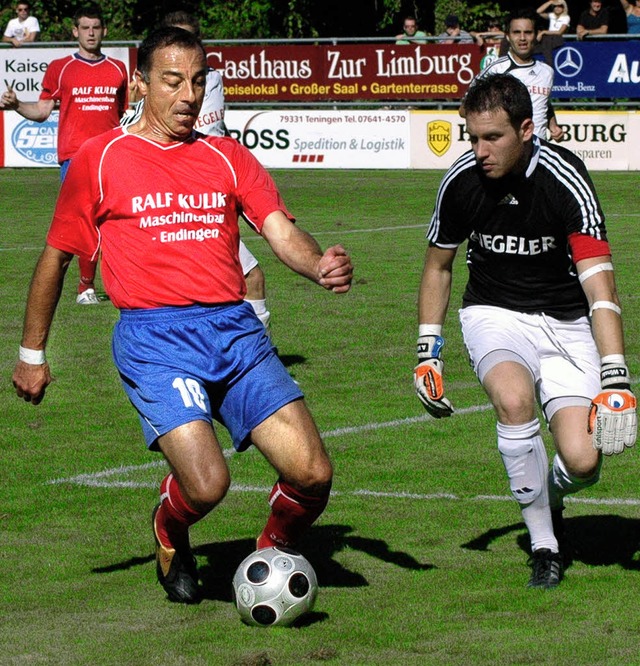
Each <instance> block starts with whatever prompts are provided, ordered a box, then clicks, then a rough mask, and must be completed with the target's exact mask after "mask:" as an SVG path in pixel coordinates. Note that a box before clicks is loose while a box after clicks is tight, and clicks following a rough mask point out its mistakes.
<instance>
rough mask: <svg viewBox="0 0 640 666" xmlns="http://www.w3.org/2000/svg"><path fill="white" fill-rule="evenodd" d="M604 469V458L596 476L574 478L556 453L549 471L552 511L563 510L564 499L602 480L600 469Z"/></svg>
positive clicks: (599, 463) (600, 462) (599, 464)
mask: <svg viewBox="0 0 640 666" xmlns="http://www.w3.org/2000/svg"><path fill="white" fill-rule="evenodd" d="M601 467H602V458H600V460H599V462H598V467H597V469H596V471H595V473H594V474H592V475H591V476H590V477H588V478H586V479H585V478H581V477H577V476H573V475H572V474H570V473H569V471H568V470H567V468H566V467H565V465H564V463H563V462H562V458H561V457H560V456H559V455H558V454H557V453H556V455H555V456H554V458H553V464H552V465H551V469H550V470H549V503H550V504H551V508H552V509H562V508H563V506H564V502H563V500H564V498H565V497H566V496H567V495H571V494H572V493H577V492H579V491H580V490H584V488H588V487H589V486H592V485H594V484H595V483H597V482H598V479H599V478H600V468H601Z"/></svg>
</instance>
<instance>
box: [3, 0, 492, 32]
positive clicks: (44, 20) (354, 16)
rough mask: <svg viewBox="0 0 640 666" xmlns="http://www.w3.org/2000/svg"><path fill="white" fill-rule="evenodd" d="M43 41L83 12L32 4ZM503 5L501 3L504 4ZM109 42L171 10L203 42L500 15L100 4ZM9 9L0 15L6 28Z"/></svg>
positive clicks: (278, 0)
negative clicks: (196, 23)
mask: <svg viewBox="0 0 640 666" xmlns="http://www.w3.org/2000/svg"><path fill="white" fill-rule="evenodd" d="M31 4H32V13H33V14H34V16H36V17H37V18H38V20H39V21H40V25H41V28H42V33H41V41H72V40H73V35H72V27H73V22H72V19H71V17H72V16H73V14H74V12H75V11H76V9H77V8H78V7H80V6H82V5H83V4H85V3H83V2H82V1H81V0H79V1H77V2H74V3H73V4H71V3H69V2H67V1H65V0H32V2H31ZM502 4H504V1H503V2H502ZM99 6H100V8H101V10H102V12H103V14H104V16H105V19H106V22H107V27H108V35H107V39H108V40H139V39H142V38H143V37H144V36H145V35H146V34H147V33H148V31H149V30H150V29H151V28H153V26H155V25H156V24H157V23H158V22H159V20H160V19H161V18H162V16H164V15H165V14H167V13H168V12H171V11H175V10H177V9H184V10H186V11H189V12H191V13H193V14H194V15H196V16H197V17H198V18H199V19H200V22H201V25H202V31H203V36H204V37H205V39H277V38H283V39H288V38H314V37H342V38H344V37H374V36H384V37H391V36H393V35H395V34H396V33H397V32H399V30H400V26H401V25H402V20H403V18H404V17H405V16H409V15H412V16H415V17H416V19H417V20H418V22H419V24H420V26H421V27H422V28H423V29H426V30H429V31H431V30H434V32H435V33H436V34H437V33H438V32H442V28H443V22H444V18H445V16H446V15H447V14H450V13H455V14H457V15H458V16H459V18H460V21H461V24H462V25H463V27H464V28H465V29H466V30H476V29H483V28H484V25H485V24H486V20H487V18H488V17H489V16H494V15H498V16H502V15H504V12H503V11H502V10H501V9H500V4H499V3H498V2H486V1H485V2H474V1H473V0H471V1H470V2H465V1H464V0H436V1H435V7H434V3H433V2H432V1H430V0H423V1H419V0H349V1H348V2H345V0H216V1H215V2H211V0H184V2H181V3H180V4H176V3H175V2H171V0H101V1H100V2H99ZM14 16H15V13H14V9H13V7H7V8H5V9H3V10H1V11H0V21H2V22H3V25H6V23H7V21H8V20H9V19H10V18H13V17H14Z"/></svg>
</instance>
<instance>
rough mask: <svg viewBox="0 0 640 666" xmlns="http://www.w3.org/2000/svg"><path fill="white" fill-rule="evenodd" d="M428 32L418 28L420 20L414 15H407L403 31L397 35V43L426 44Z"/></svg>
mask: <svg viewBox="0 0 640 666" xmlns="http://www.w3.org/2000/svg"><path fill="white" fill-rule="evenodd" d="M426 36H427V33H426V32H424V31H423V30H418V21H416V19H415V18H414V17H413V16H407V18H406V19H405V20H404V23H403V25H402V32H401V33H400V34H399V35H396V44H414V43H415V44H426V43H427V40H426V39H425V38H426Z"/></svg>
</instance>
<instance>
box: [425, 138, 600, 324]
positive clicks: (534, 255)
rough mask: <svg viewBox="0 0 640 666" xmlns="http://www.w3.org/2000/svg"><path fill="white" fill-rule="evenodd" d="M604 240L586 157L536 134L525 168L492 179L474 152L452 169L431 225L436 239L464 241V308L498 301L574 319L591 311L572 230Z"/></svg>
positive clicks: (442, 243) (453, 244)
mask: <svg viewBox="0 0 640 666" xmlns="http://www.w3.org/2000/svg"><path fill="white" fill-rule="evenodd" d="M574 233H579V234H586V235H588V236H591V237H592V238H595V239H598V240H604V241H606V240H607V238H606V230H605V224H604V215H603V213H602V209H601V208H600V203H599V201H598V198H597V195H596V192H595V189H594V187H593V183H592V182H591V178H590V177H589V174H588V173H587V170H586V167H585V166H584V164H583V163H582V161H581V160H580V159H579V158H578V157H577V156H576V155H574V154H573V153H571V152H570V151H568V150H566V149H565V148H562V147H561V146H556V145H551V144H550V143H547V142H546V141H542V140H540V139H537V138H534V142H533V154H532V157H531V161H530V163H529V166H528V168H527V171H526V173H524V174H522V175H518V176H511V175H510V176H506V177H504V178H500V179H496V180H492V179H489V178H486V177H485V176H484V174H483V173H482V171H481V170H480V169H479V168H478V167H477V165H476V159H475V156H474V153H473V151H468V152H466V153H465V154H464V155H462V156H461V157H460V158H459V159H458V160H456V162H455V163H454V164H453V165H452V166H451V168H450V169H449V170H448V171H447V173H446V174H445V176H444V178H443V179H442V182H441V184H440V188H439V190H438V196H437V199H436V205H435V209H434V212H433V216H432V218H431V223H430V225H429V229H428V231H427V238H428V239H429V241H430V242H431V243H433V244H434V245H436V246H438V247H442V248H450V249H453V248H457V247H458V246H460V245H461V244H462V243H464V241H468V243H467V265H468V267H469V281H468V283H467V286H466V289H465V292H464V296H463V307H466V306H469V305H495V306H498V307H502V308H507V309H509V310H515V311H518V312H526V313H545V314H547V315H549V316H551V317H555V318H556V319H561V320H571V319H576V318H577V317H580V316H583V315H585V314H587V312H588V306H587V300H586V297H585V294H584V292H583V290H582V287H581V285H580V283H579V281H578V277H577V273H576V269H575V264H574V262H573V259H572V256H571V248H570V247H569V242H568V236H569V235H570V234H574Z"/></svg>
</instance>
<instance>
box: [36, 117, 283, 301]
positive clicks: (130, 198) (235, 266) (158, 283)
mask: <svg viewBox="0 0 640 666" xmlns="http://www.w3.org/2000/svg"><path fill="white" fill-rule="evenodd" d="M276 210H281V211H282V212H284V213H285V215H287V217H289V219H293V218H292V216H291V215H290V214H289V212H288V211H287V209H286V207H285V205H284V202H283V201H282V199H281V197H280V194H279V192H278V190H277V188H276V186H275V183H274V182H273V180H272V178H271V176H270V175H269V174H268V173H267V172H266V170H265V169H264V168H263V167H262V166H261V165H260V163H259V162H258V161H257V160H256V158H255V157H254V156H253V155H252V154H251V153H250V152H249V151H248V150H247V149H246V148H244V146H242V145H241V144H240V143H238V142H237V141H236V140H235V139H231V138H226V137H209V136H208V137H204V136H202V135H200V134H197V133H194V135H193V137H192V138H191V139H190V140H188V141H185V142H176V143H171V144H161V143H156V142H154V141H151V140H149V139H145V138H142V137H140V136H137V135H135V134H128V133H127V131H126V129H125V128H118V129H116V130H113V131H112V132H107V133H106V134H102V135H101V136H99V137H95V138H94V139H90V140H89V141H88V142H86V143H85V144H84V145H83V146H82V147H81V149H80V150H79V151H78V153H77V154H76V156H75V157H74V158H73V160H72V161H71V166H70V168H69V171H68V173H67V177H66V178H65V180H64V182H63V183H62V188H61V190H60V195H59V197H58V202H57V204H56V209H55V212H54V217H53V221H52V223H51V228H50V229H49V233H48V236H47V242H48V243H49V244H50V245H52V246H53V247H55V248H58V249H59V250H63V251H65V252H71V253H73V254H77V255H80V256H83V257H85V258H89V259H91V258H93V259H95V258H96V257H97V256H98V253H99V252H100V253H101V262H102V263H101V270H102V279H103V282H104V286H105V289H106V291H107V293H108V294H109V298H110V299H111V301H112V302H113V304H114V305H115V306H116V307H118V308H155V307H165V306H185V305H193V304H221V303H230V302H236V301H240V300H242V299H243V298H244V295H245V293H246V287H245V282H244V276H243V274H242V267H241V265H240V259H239V257H238V243H239V240H240V233H239V228H238V215H239V213H240V212H242V213H243V214H244V216H245V218H246V219H247V221H248V222H249V224H250V225H251V226H252V227H253V228H254V230H255V231H257V232H258V233H259V232H260V231H261V229H262V224H263V222H264V219H265V218H266V217H267V216H268V215H269V214H270V213H273V212H274V211H276Z"/></svg>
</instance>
